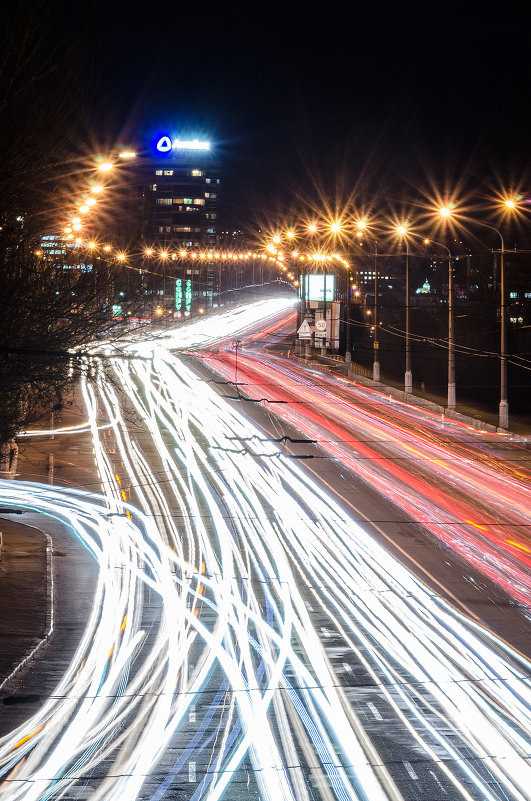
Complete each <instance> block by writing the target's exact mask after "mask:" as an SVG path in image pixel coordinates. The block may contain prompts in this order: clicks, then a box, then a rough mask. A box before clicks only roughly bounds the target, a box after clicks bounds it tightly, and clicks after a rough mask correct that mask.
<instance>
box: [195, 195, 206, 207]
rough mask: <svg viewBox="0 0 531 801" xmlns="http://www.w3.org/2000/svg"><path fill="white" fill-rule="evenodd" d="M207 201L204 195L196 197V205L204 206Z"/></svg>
mask: <svg viewBox="0 0 531 801" xmlns="http://www.w3.org/2000/svg"><path fill="white" fill-rule="evenodd" d="M204 205H205V201H204V198H202V197H194V206H204Z"/></svg>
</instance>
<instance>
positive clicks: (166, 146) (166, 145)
mask: <svg viewBox="0 0 531 801" xmlns="http://www.w3.org/2000/svg"><path fill="white" fill-rule="evenodd" d="M157 150H158V151H160V152H161V153H168V152H169V151H170V150H171V139H170V137H169V136H161V137H160V139H159V141H158V142H157Z"/></svg>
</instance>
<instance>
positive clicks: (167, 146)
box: [155, 134, 210, 153]
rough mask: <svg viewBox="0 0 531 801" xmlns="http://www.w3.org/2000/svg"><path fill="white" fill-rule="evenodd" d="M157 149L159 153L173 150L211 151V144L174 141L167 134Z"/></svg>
mask: <svg viewBox="0 0 531 801" xmlns="http://www.w3.org/2000/svg"><path fill="white" fill-rule="evenodd" d="M155 147H156V149H157V150H158V151H159V153H169V152H170V151H171V150H210V142H205V141H202V140H200V139H178V138H177V139H172V138H171V137H169V136H168V135H167V134H165V135H164V136H161V137H160V139H159V140H158V142H157V144H156V146H155Z"/></svg>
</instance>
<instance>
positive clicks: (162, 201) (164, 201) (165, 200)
mask: <svg viewBox="0 0 531 801" xmlns="http://www.w3.org/2000/svg"><path fill="white" fill-rule="evenodd" d="M157 204H158V205H159V206H171V197H158V198H157Z"/></svg>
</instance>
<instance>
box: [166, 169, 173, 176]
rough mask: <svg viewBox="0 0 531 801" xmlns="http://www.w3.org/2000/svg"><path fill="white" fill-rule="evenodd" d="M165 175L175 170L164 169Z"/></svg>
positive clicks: (171, 173)
mask: <svg viewBox="0 0 531 801" xmlns="http://www.w3.org/2000/svg"><path fill="white" fill-rule="evenodd" d="M164 175H173V170H164Z"/></svg>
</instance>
